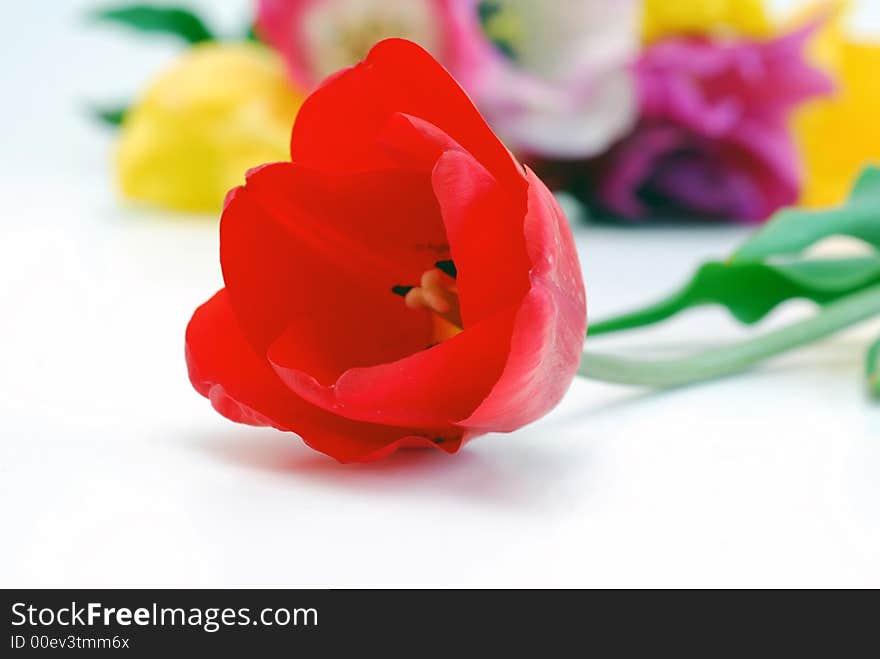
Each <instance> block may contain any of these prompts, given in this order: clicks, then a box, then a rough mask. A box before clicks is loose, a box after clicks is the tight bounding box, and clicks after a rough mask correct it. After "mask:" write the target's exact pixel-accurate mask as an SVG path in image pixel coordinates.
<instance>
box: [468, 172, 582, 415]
mask: <svg viewBox="0 0 880 659" xmlns="http://www.w3.org/2000/svg"><path fill="white" fill-rule="evenodd" d="M528 180H529V210H528V214H527V215H526V221H525V236H526V246H527V249H528V252H529V258H530V259H531V262H532V269H531V272H530V275H529V277H530V280H531V289H530V290H529V293H528V294H527V295H526V297H525V299H524V300H523V303H522V305H521V306H520V309H519V314H518V316H517V318H516V321H515V324H514V329H513V336H512V337H511V341H510V357H509V358H508V361H507V365H506V366H505V368H504V372H503V373H502V375H501V378H500V379H499V380H498V382H497V384H496V385H495V387H494V388H493V390H492V392H491V393H490V394H489V396H488V397H487V398H486V399H485V400H484V401H483V403H482V404H481V405H480V407H479V408H477V410H476V411H475V412H474V413H473V414H472V415H471V416H470V417H468V418H467V419H464V420H463V421H461V423H460V425H461V426H462V427H464V428H468V429H471V430H477V431H484V432H489V431H494V432H511V431H513V430H516V429H517V428H521V427H522V426H524V425H526V424H529V423H531V422H533V421H536V420H537V419H540V418H541V417H542V416H544V415H545V414H547V412H549V411H550V410H551V409H553V408H554V407H555V406H556V405H557V404H558V403H559V401H560V400H562V397H563V396H564V395H565V392H566V391H567V390H568V387H569V385H570V384H571V381H572V380H573V379H574V376H575V374H576V373H577V368H578V365H579V364H580V360H581V355H582V351H583V345H584V337H585V336H586V331H587V298H586V293H585V291H584V282H583V278H582V276H581V267H580V262H579V261H578V255H577V250H576V249H575V245H574V238H573V236H572V234H571V228H570V227H569V224H568V220H567V219H566V217H565V215H564V213H563V212H562V209H561V208H560V207H559V204H558V203H557V202H556V199H555V198H554V197H553V195H552V194H551V193H550V191H549V190H548V189H547V188H546V186H545V185H544V184H543V183H542V182H541V180H540V179H539V178H538V177H537V176H536V175H535V174H534V172H532V171H531V170H528Z"/></svg>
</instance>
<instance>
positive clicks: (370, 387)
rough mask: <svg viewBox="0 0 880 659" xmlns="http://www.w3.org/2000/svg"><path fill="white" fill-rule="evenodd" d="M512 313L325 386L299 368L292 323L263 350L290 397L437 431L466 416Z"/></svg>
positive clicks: (496, 358) (485, 387) (489, 380)
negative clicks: (288, 391) (286, 387)
mask: <svg viewBox="0 0 880 659" xmlns="http://www.w3.org/2000/svg"><path fill="white" fill-rule="evenodd" d="M515 314H516V308H515V307H514V308H512V309H508V310H506V311H505V312H503V313H499V314H496V315H495V316H494V317H492V318H490V319H488V320H485V321H483V322H482V323H478V324H477V325H475V326H473V327H470V328H468V330H467V331H465V332H461V333H460V334H457V335H456V336H454V337H452V338H451V339H448V340H446V341H444V342H442V343H440V344H438V345H436V346H433V347H430V348H428V349H425V350H421V351H419V352H416V353H415V354H412V355H410V356H408V357H406V358H404V359H400V360H397V361H395V362H390V363H386V364H381V365H377V366H371V367H369V368H353V369H350V370H348V371H346V372H345V373H343V374H342V375H341V377H340V378H339V379H338V380H337V381H336V382H335V383H333V384H331V385H330V386H327V385H324V384H322V383H320V382H319V381H318V380H317V379H316V378H315V377H313V375H312V372H311V371H305V370H302V369H301V368H298V364H299V363H301V353H302V348H301V341H302V338H301V337H302V335H303V330H302V328H301V327H299V326H298V325H297V324H295V323H294V324H292V325H291V327H290V328H289V329H288V331H287V332H286V333H285V334H284V335H282V336H281V338H279V340H278V341H276V342H275V343H274V344H273V345H272V347H271V348H270V349H269V353H268V359H269V362H270V363H271V364H272V366H273V367H274V368H275V371H276V372H277V373H278V375H279V376H280V377H281V379H282V380H283V381H284V383H285V384H286V385H287V386H288V387H290V389H291V390H292V391H294V392H295V393H296V394H298V395H300V396H302V397H303V398H305V399H306V400H308V401H309V402H310V403H312V404H314V405H317V406H318V407H321V408H322V409H325V410H327V411H328V412H333V413H335V414H339V415H341V416H344V417H346V418H349V419H355V420H360V421H369V422H373V423H384V424H389V425H402V426H407V425H412V426H418V427H426V426H427V427H442V426H445V425H448V424H450V423H452V422H454V421H455V420H457V419H461V418H464V417H466V416H468V415H469V414H470V413H471V412H473V410H474V409H476V408H477V406H478V405H479V404H480V403H481V402H482V400H483V399H484V398H485V397H486V394H488V392H489V390H490V389H491V387H492V386H493V384H494V383H495V382H496V380H497V379H498V377H499V375H500V374H501V371H502V369H503V368H504V363H505V360H506V357H507V347H508V346H507V341H509V338H510V333H511V330H512V328H513V319H514V316H515Z"/></svg>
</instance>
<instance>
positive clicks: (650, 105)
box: [94, 0, 880, 222]
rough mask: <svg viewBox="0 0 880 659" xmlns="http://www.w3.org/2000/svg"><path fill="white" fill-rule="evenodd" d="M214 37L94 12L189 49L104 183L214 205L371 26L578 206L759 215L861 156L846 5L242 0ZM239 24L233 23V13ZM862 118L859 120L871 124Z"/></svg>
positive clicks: (633, 215) (844, 177)
mask: <svg viewBox="0 0 880 659" xmlns="http://www.w3.org/2000/svg"><path fill="white" fill-rule="evenodd" d="M254 12H255V13H254V16H253V19H252V23H251V25H252V26H253V27H252V29H248V28H245V29H242V30H241V34H240V35H239V37H237V38H234V39H220V38H219V37H217V36H216V35H214V34H213V33H212V31H211V30H210V29H209V28H208V27H207V26H206V23H205V21H203V20H202V19H200V18H199V17H198V16H196V15H195V14H193V13H191V12H189V11H187V10H185V9H169V8H167V7H153V6H149V5H128V6H123V7H117V8H110V9H103V10H100V11H98V12H96V13H95V14H94V16H95V17H96V18H97V19H100V20H101V21H105V22H113V23H116V24H122V25H125V26H127V27H129V28H133V29H136V30H138V31H140V32H143V33H151V34H173V35H175V36H177V37H179V38H180V39H181V40H182V42H183V43H184V44H186V45H187V46H189V48H188V49H187V50H186V52H184V53H183V54H182V55H181V56H180V57H179V59H178V60H177V61H175V62H173V63H172V64H171V66H170V67H169V68H168V69H167V70H165V71H163V72H161V73H160V74H159V75H158V76H157V78H156V79H155V80H153V81H152V82H151V83H150V84H149V85H148V86H147V88H146V90H145V91H144V93H143V94H141V95H140V97H139V98H138V99H136V100H135V102H134V103H133V104H132V105H131V106H130V107H128V108H125V109H124V110H120V111H118V112H105V113H103V114H102V116H103V117H104V118H105V119H107V120H108V121H114V122H121V128H120V136H119V145H118V149H117V155H116V163H117V173H118V180H119V187H120V189H121V190H122V193H123V194H124V195H125V196H126V197H128V198H130V199H134V200H139V201H143V202H147V203H151V204H154V205H158V206H161V207H167V208H171V209H179V210H186V211H203V212H216V211H217V210H219V208H220V205H221V202H222V200H223V197H224V195H225V193H226V191H227V190H228V189H230V188H232V187H234V186H235V185H237V184H239V183H240V182H241V181H242V180H243V175H244V172H245V171H247V170H248V169H249V168H251V167H254V166H258V165H260V164H263V163H265V162H271V161H277V160H282V159H284V158H285V157H286V156H287V153H288V144H289V137H290V136H289V131H290V126H291V124H292V122H293V119H294V117H295V115H296V112H297V109H298V107H299V105H300V104H301V101H302V99H303V98H304V97H305V96H306V95H308V93H310V92H311V91H313V90H314V89H315V88H316V87H318V86H319V85H320V84H321V83H322V81H323V80H324V79H325V78H326V77H327V76H328V75H331V74H333V73H334V72H336V71H337V70H339V69H342V68H344V67H347V66H351V65H353V64H354V63H356V62H357V61H359V60H360V59H362V58H363V57H364V56H365V55H366V53H367V52H368V50H369V49H370V47H372V46H373V45H374V44H375V43H376V42H378V41H380V40H382V39H384V38H388V37H404V38H406V39H408V40H411V41H414V42H416V43H418V44H420V45H422V46H423V47H424V48H426V49H427V50H428V51H429V52H431V53H432V54H433V55H434V56H435V57H436V58H437V59H438V60H439V61H440V63H441V64H443V65H444V66H445V67H446V69H447V70H449V71H450V72H451V73H452V75H453V76H454V77H455V78H456V79H457V80H458V82H459V83H460V84H461V85H462V86H463V87H464V88H465V90H466V91H467V92H468V93H469V95H470V96H471V98H472V99H473V100H474V102H475V103H476V105H477V107H478V108H479V109H480V111H481V113H482V114H483V116H484V117H485V118H486V119H487V121H488V122H489V124H490V125H491V127H492V128H493V130H494V131H495V132H496V133H497V134H498V135H499V136H500V137H501V139H502V140H503V141H504V142H505V144H506V145H507V146H508V148H510V149H511V150H512V151H513V152H514V153H515V154H516V155H517V156H518V157H519V158H520V159H521V160H523V161H524V162H527V163H528V164H530V165H531V166H532V167H534V169H535V170H536V171H537V172H538V173H539V174H540V175H541V176H542V177H543V178H544V179H545V180H546V181H548V183H550V184H551V186H552V187H553V188H554V189H555V190H565V191H568V192H570V193H573V194H575V195H576V196H577V197H578V198H580V199H581V200H582V201H583V202H584V203H585V204H586V205H587V207H588V208H589V210H590V213H591V215H593V216H594V217H602V218H611V219H621V220H630V221H631V220H641V221H645V220H649V219H652V218H666V219H671V218H674V219H677V220H680V219H714V220H719V219H720V220H740V221H750V222H759V221H763V220H765V219H766V218H768V217H769V216H770V215H772V214H773V212H774V211H776V210H777V209H779V208H781V207H783V206H788V205H791V204H795V203H797V202H798V201H799V200H804V201H805V202H807V203H809V204H812V205H828V204H833V203H837V202H840V201H842V200H843V199H844V198H845V195H846V193H847V191H848V189H849V187H850V186H851V184H852V182H853V181H854V179H855V176H856V174H857V173H858V171H859V170H860V169H861V167H862V166H863V165H864V164H865V163H866V162H867V161H869V160H870V159H871V157H873V156H876V155H877V153H878V152H880V138H878V135H877V134H876V131H874V130H873V128H872V125H873V122H871V121H860V120H859V116H858V113H862V115H864V116H870V115H871V113H872V112H873V109H874V108H876V106H877V105H878V104H880V82H878V79H877V77H876V76H874V75H872V71H873V67H872V65H871V63H872V62H877V61H880V48H878V47H875V46H873V45H866V44H856V43H853V42H852V41H851V40H849V39H847V37H846V33H845V30H844V29H843V27H842V24H843V21H842V17H843V16H844V14H845V4H844V3H839V2H833V3H825V4H819V5H816V6H815V7H814V8H813V10H812V11H807V12H805V13H804V15H803V16H802V17H801V18H800V19H798V20H795V19H792V20H789V21H786V22H785V24H780V23H779V22H774V21H772V20H771V18H770V17H769V15H768V12H767V10H766V8H765V6H764V3H763V2H761V1H760V0H737V1H734V0H726V1H725V0H711V1H710V0H684V1H682V2H666V1H664V0H558V1H556V2H552V3H547V2H538V1H536V0H257V2H256V3H255V5H254ZM249 27H250V26H249ZM872 131H873V132H872Z"/></svg>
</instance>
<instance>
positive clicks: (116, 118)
mask: <svg viewBox="0 0 880 659" xmlns="http://www.w3.org/2000/svg"><path fill="white" fill-rule="evenodd" d="M126 112H128V107H127V106H124V105H121V106H117V107H95V108H92V113H93V114H94V116H95V117H96V118H97V119H98V120H99V121H102V122H104V123H105V124H107V125H109V126H119V125H120V124H122V121H123V119H125V113H126Z"/></svg>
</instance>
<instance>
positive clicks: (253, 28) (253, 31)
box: [244, 23, 263, 43]
mask: <svg viewBox="0 0 880 659" xmlns="http://www.w3.org/2000/svg"><path fill="white" fill-rule="evenodd" d="M244 40H245V41H253V42H255V43H262V41H263V40H262V39H261V38H260V35H259V34H258V33H257V25H256V23H251V24H250V25H248V27H247V29H246V30H245V32H244Z"/></svg>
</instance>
